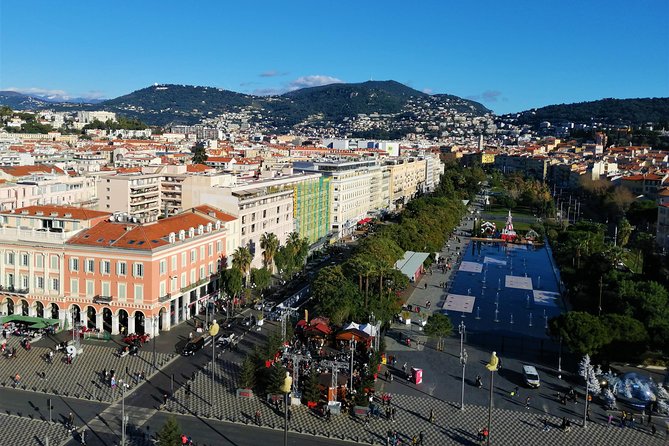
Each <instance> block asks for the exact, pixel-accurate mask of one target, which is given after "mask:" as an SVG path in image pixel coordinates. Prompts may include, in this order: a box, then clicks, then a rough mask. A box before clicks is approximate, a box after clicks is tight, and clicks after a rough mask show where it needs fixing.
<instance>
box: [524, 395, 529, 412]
mask: <svg viewBox="0 0 669 446" xmlns="http://www.w3.org/2000/svg"><path fill="white" fill-rule="evenodd" d="M529 408H530V397H529V396H528V397H527V398H526V399H525V409H529Z"/></svg>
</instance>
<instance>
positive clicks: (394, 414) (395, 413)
mask: <svg viewBox="0 0 669 446" xmlns="http://www.w3.org/2000/svg"><path fill="white" fill-rule="evenodd" d="M391 415H392V419H393V421H395V420H396V419H397V409H395V408H394V407H393V409H392V412H391Z"/></svg>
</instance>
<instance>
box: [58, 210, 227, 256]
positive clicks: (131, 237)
mask: <svg viewBox="0 0 669 446" xmlns="http://www.w3.org/2000/svg"><path fill="white" fill-rule="evenodd" d="M211 209H215V210H217V211H218V212H219V213H221V214H222V215H227V214H223V213H222V212H220V211H219V210H218V209H216V208H213V207H212V208H211ZM227 217H230V216H227ZM215 220H216V217H212V216H209V215H208V214H206V215H205V214H203V213H201V212H195V210H192V211H190V212H189V211H186V212H182V213H181V214H177V215H173V216H171V217H168V218H165V219H162V220H158V221H156V222H152V223H146V224H138V223H128V222H117V221H110V220H105V221H103V222H100V223H98V224H97V225H95V226H94V227H92V228H90V229H87V230H85V231H82V232H80V233H79V234H77V235H76V236H74V237H72V238H71V239H70V240H68V241H67V243H68V244H71V245H87V246H100V247H103V246H104V247H114V248H122V249H137V250H142V251H150V250H152V249H155V248H159V247H161V246H165V245H169V235H170V233H172V232H174V233H175V234H176V235H177V236H178V234H179V231H180V230H184V231H186V232H188V230H189V229H190V228H195V229H196V230H197V228H198V226H199V225H202V226H205V227H206V226H207V223H212V224H213V223H214V222H215Z"/></svg>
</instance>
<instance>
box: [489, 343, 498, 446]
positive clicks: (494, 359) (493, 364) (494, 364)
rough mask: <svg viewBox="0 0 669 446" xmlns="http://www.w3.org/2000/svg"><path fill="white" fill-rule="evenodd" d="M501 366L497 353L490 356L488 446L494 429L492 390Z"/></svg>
mask: <svg viewBox="0 0 669 446" xmlns="http://www.w3.org/2000/svg"><path fill="white" fill-rule="evenodd" d="M498 366H499V358H498V357H497V354H496V353H495V352H492V355H491V356H490V362H488V364H486V368H487V369H488V370H490V396H489V402H488V438H487V440H486V443H487V445H488V446H490V436H491V434H492V433H491V427H492V396H493V393H492V389H493V384H494V376H495V372H496V371H497V368H498Z"/></svg>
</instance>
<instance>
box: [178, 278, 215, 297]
mask: <svg viewBox="0 0 669 446" xmlns="http://www.w3.org/2000/svg"><path fill="white" fill-rule="evenodd" d="M206 283H209V279H207V278H204V279H200V280H198V281H197V282H195V283H191V284H190V285H187V286H185V287H183V288H181V292H182V293H185V292H186V291H190V290H192V289H193V288H197V287H199V286H201V285H204V284H206Z"/></svg>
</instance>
